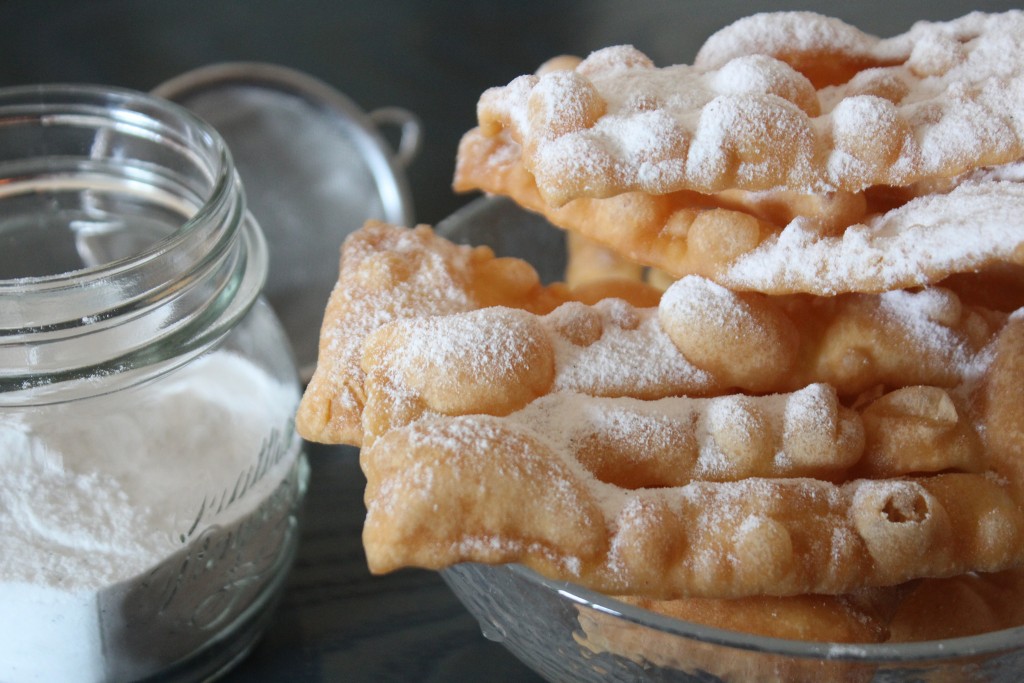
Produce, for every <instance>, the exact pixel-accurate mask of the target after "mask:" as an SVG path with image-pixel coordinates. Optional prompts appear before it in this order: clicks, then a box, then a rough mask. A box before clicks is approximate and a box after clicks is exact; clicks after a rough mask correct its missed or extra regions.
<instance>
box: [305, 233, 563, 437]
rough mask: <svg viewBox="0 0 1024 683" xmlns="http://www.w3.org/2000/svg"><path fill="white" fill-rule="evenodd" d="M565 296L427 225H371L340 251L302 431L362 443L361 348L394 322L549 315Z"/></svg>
mask: <svg viewBox="0 0 1024 683" xmlns="http://www.w3.org/2000/svg"><path fill="white" fill-rule="evenodd" d="M566 298H567V295H566V293H565V290H564V287H562V286H560V285H558V286H553V287H543V286H542V285H541V284H540V280H539V278H538V277H537V273H536V271H534V269H533V268H532V267H530V266H529V265H528V264H527V263H525V262H524V261H521V260H519V259H511V258H495V256H494V253H493V252H492V251H491V250H490V249H489V248H487V247H476V248H470V247H464V246H457V245H455V244H452V243H451V242H449V241H448V240H445V239H443V238H440V237H437V236H436V235H434V233H433V231H432V230H430V228H428V227H426V226H419V227H417V228H415V229H411V230H410V229H407V228H400V227H396V226H392V225H387V224H384V223H380V222H375V221H370V222H368V223H367V224H366V225H365V226H364V227H363V228H361V229H360V230H358V231H356V232H354V233H352V234H351V235H350V236H349V237H348V239H346V241H345V244H344V246H343V248H342V255H341V265H340V273H339V277H338V284H337V285H336V286H335V288H334V290H333V291H332V292H331V296H330V299H329V300H328V303H327V309H326V311H325V313H324V322H323V327H322V328H321V330H320V343H319V355H318V358H317V367H316V371H315V372H314V374H313V377H312V378H311V380H310V383H309V386H308V387H307V388H306V391H305V393H304V394H303V397H302V401H301V403H300V405H299V410H298V414H297V415H296V419H295V422H296V428H297V429H298V431H299V433H300V434H301V435H302V436H303V437H304V438H306V439H309V440H310V441H321V442H325V443H351V444H355V445H358V444H359V443H360V442H361V440H362V428H361V426H360V420H361V414H362V404H363V373H362V370H361V369H360V366H359V359H360V358H361V356H362V344H363V341H364V340H365V338H366V337H367V335H369V334H370V333H371V332H372V331H374V330H376V329H377V328H378V327H380V326H381V325H383V324H384V323H386V322H388V321H390V320H395V319H401V318H404V317H408V316H429V315H437V314H444V313H454V312H457V311H468V310H472V309H475V308H479V307H481V306H494V305H508V306H517V307H521V308H524V309H528V310H533V311H538V312H546V311H548V310H550V309H551V308H554V307H555V306H556V305H558V304H559V303H561V302H563V301H565V300H566Z"/></svg>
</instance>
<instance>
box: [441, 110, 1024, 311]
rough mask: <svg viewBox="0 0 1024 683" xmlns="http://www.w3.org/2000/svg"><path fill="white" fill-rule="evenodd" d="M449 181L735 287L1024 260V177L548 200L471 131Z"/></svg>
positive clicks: (820, 286) (916, 274) (655, 262)
mask: <svg viewBox="0 0 1024 683" xmlns="http://www.w3.org/2000/svg"><path fill="white" fill-rule="evenodd" d="M454 187H455V189H456V190H457V191H463V192H465V191H470V190H483V191H485V192H489V193H492V194H499V195H505V196H508V197H511V198H512V199H513V200H515V201H516V202H517V203H518V204H520V205H521V206H523V207H524V208H527V209H529V210H531V211H535V212H538V213H540V214H542V215H543V216H545V217H546V218H547V219H548V220H549V221H551V223H553V224H554V225H556V226H558V227H561V228H564V229H566V230H568V231H570V232H578V233H580V234H582V235H584V236H586V237H587V238H589V239H591V240H593V241H595V242H598V243H599V244H602V245H604V246H605V247H607V248H609V249H610V250H612V251H614V252H616V253H618V254H620V255H621V256H622V257H623V258H625V259H627V260H629V261H631V262H635V263H637V264H642V265H646V266H651V267H655V268H658V269H660V270H663V271H665V272H666V273H668V274H670V275H672V276H673V277H676V278H678V277H683V276H685V275H690V274H696V275H702V276H704V277H707V278H710V279H712V280H714V281H716V282H718V283H719V284H722V285H725V286H728V287H730V288H732V289H739V290H753V291H759V292H764V293H771V294H786V293H798V292H806V293H811V294H817V295H832V294H837V293H842V292H882V291H887V290H892V289H899V288H906V287H916V286H922V285H928V284H934V283H937V282H939V281H941V280H943V279H944V278H947V277H949V276H950V275H956V274H961V273H969V272H972V271H977V270H983V269H998V268H999V266H1000V264H1001V263H1005V262H1008V263H1012V264H1017V265H1021V264H1024V226H1022V224H1021V221H1019V220H1018V216H1019V215H1020V213H1021V211H1022V210H1024V184H1021V183H1020V182H1017V181H1014V180H1007V179H1005V176H1003V175H998V174H994V173H989V174H978V175H968V176H963V177H961V178H959V179H956V180H955V181H954V180H950V181H947V182H945V183H944V184H943V185H942V188H941V189H942V192H938V193H934V192H933V193H924V194H922V193H923V192H924V190H922V189H918V190H917V191H915V192H913V193H909V194H907V195H906V196H901V197H900V198H899V200H898V201H897V200H896V199H895V198H892V199H891V201H892V202H893V203H892V204H891V205H889V204H886V205H885V206H884V207H883V208H884V211H881V212H880V213H869V214H866V213H865V212H866V211H867V210H868V209H869V208H872V206H870V205H868V204H867V203H866V200H865V198H864V197H863V196H862V195H851V194H849V193H842V192H839V193H829V194H826V195H821V196H815V195H802V194H798V193H794V192H791V191H772V192H759V193H755V192H741V191H737V190H728V191H723V192H719V193H717V194H714V195H701V194H698V193H695V192H690V191H680V192H674V193H670V194H661V195H657V194H645V193H641V192H629V193H624V194H619V195H616V196H613V197H609V198H605V199H591V198H581V199H576V200H573V201H570V202H568V203H566V204H564V205H562V206H559V207H551V206H549V205H547V204H546V203H545V202H544V201H543V199H542V198H541V196H540V193H539V192H538V190H537V186H536V182H535V180H534V177H533V176H532V175H531V174H530V173H529V172H528V171H527V170H526V169H525V168H524V167H523V164H522V162H521V159H520V158H519V147H518V145H516V143H514V142H512V141H511V140H509V139H508V137H507V136H506V135H497V136H494V137H490V138H488V137H486V136H484V135H483V134H482V133H481V132H480V131H479V130H478V129H474V130H471V131H469V132H468V133H466V135H465V136H464V137H463V140H462V142H461V144H460V146H459V153H458V159H457V164H456V174H455V181H454ZM879 201H880V200H878V199H877V198H876V199H875V200H874V202H875V203H876V204H877V203H878V202H879ZM967 226H970V229H969V230H968V229H967Z"/></svg>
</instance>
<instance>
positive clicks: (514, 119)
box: [477, 11, 1024, 206]
mask: <svg viewBox="0 0 1024 683" xmlns="http://www.w3.org/2000/svg"><path fill="white" fill-rule="evenodd" d="M796 26H801V27H803V28H802V29H801V30H800V31H799V32H794V31H793V28H794V27H796ZM840 27H841V28H840ZM819 30H820V32H819V33H817V35H816V31H819ZM1022 32H1024V15H1022V14H1021V13H1020V12H1016V11H1014V12H1007V13H1005V14H1000V15H985V14H980V13H975V14H970V15H967V16H964V17H962V18H960V19H957V20H954V21H950V22H935V23H926V22H919V23H918V24H916V25H915V26H914V27H913V28H912V29H911V30H910V31H908V32H907V33H905V34H903V35H901V36H897V37H895V38H890V39H887V40H884V41H883V40H879V39H878V38H874V37H873V36H869V35H867V34H862V33H860V32H859V31H858V30H857V29H855V28H853V27H849V26H842V25H841V22H838V20H835V19H827V18H824V17H819V16H817V15H812V14H808V13H802V14H798V15H792V14H787V13H774V14H763V15H759V16H758V17H757V18H756V20H748V21H741V22H737V23H736V24H734V25H733V26H731V27H727V28H725V29H723V30H722V31H721V32H720V33H719V34H717V35H716V36H712V37H711V38H710V39H709V41H708V43H709V44H708V45H707V46H705V47H704V49H702V50H701V52H700V53H699V55H700V57H699V58H698V60H697V62H696V64H695V65H693V66H689V65H676V66H669V67H664V68H657V67H655V66H654V64H653V63H652V62H651V60H650V59H649V58H648V57H647V56H646V55H644V54H643V53H642V52H640V51H639V50H637V49H636V48H633V47H631V46H615V47H609V48H604V49H602V50H598V51H596V52H594V53H593V54H591V55H590V56H588V57H587V58H586V59H584V60H582V61H581V62H580V63H579V64H577V65H576V66H575V67H574V68H573V69H572V70H571V71H564V70H555V69H552V70H548V71H546V72H545V73H543V74H542V75H526V76H520V77H518V78H516V79H515V80H513V81H512V82H511V83H509V84H508V85H506V86H503V87H496V88H491V89H489V90H487V91H485V92H484V93H483V94H482V95H481V97H480V100H479V103H478V105H477V118H478V121H479V123H480V127H481V130H482V132H483V133H484V134H485V135H495V134H497V133H498V132H500V131H502V130H508V131H509V132H510V133H511V135H512V137H513V139H514V140H515V141H516V142H518V143H520V144H521V145H522V147H523V160H524V164H525V166H526V169H527V170H528V171H529V172H530V173H532V174H533V176H534V177H535V178H536V180H537V185H538V189H539V190H540V193H541V195H542V196H543V197H544V200H545V202H546V203H548V204H550V205H552V206H561V205H562V204H565V203H566V202H567V201H570V200H572V199H577V198H580V197H594V198H601V197H609V196H613V195H616V194H621V193H623V192H644V193H648V194H666V193H670V192H676V191H679V190H696V191H698V192H704V193H712V192H718V191H720V190H723V189H729V188H737V189H743V190H766V189H772V188H776V187H786V188H788V189H791V190H796V191H799V192H804V193H814V194H821V193H825V192H830V191H836V190H847V191H853V192H858V191H860V190H863V189H864V188H866V187H870V186H872V185H894V186H899V185H906V184H909V183H912V182H914V181H916V180H918V179H920V178H926V177H952V176H955V175H959V174H960V173H963V172H965V171H969V170H971V169H974V168H977V167H980V166H991V165H994V164H999V163H1006V162H1009V161H1014V160H1016V159H1019V158H1021V157H1022V156H1024V128H1022V125H1021V123H1020V122H1019V120H1018V119H1019V117H1018V116H1017V112H1019V111H1020V110H1021V108H1022V105H1024V89H1022V88H1021V87H1020V85H1019V80H1020V79H1019V76H1020V73H1021V69H1022V67H1024V57H1022V55H1021V51H1020V48H1019V45H1018V37H1019V35H1020V34H1021V33H1022ZM795 35H799V36H803V37H805V38H806V37H811V36H813V38H811V39H808V40H789V38H790V37H792V36H795ZM836 36H842V37H843V39H842V40H841V41H840V42H839V43H835V42H832V39H834V38H835V37H836ZM848 50H853V53H852V54H851V53H849V52H848ZM824 64H829V66H827V67H824V68H823V67H822V65H824ZM801 70H803V71H806V72H807V75H805V74H804V73H801ZM808 76H810V77H811V78H813V81H812V80H810V79H809V77H808ZM830 83H835V84H834V85H826V84H830Z"/></svg>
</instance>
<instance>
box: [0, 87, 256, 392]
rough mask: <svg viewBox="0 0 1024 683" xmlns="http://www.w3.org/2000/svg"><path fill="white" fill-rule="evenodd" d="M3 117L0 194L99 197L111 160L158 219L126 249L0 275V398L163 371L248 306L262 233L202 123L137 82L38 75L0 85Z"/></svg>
mask: <svg viewBox="0 0 1024 683" xmlns="http://www.w3.org/2000/svg"><path fill="white" fill-rule="evenodd" d="M18 127H21V128H18ZM5 128H6V129H7V130H8V131H10V132H11V135H12V136H13V137H11V138H9V139H10V140H11V141H12V142H11V145H12V149H10V150H5V151H9V152H10V154H9V156H3V157H0V177H2V178H3V179H5V180H6V181H7V182H6V183H2V182H0V201H4V200H5V197H6V198H9V199H11V200H19V201H20V199H21V198H23V197H25V196H29V195H31V194H32V193H33V192H34V191H36V190H37V189H42V190H43V192H44V193H45V192H47V191H49V190H51V189H53V188H57V189H58V190H59V191H60V192H64V191H67V192H68V193H69V194H71V195H73V196H76V197H77V196H79V195H82V196H85V195H90V193H98V195H99V196H102V195H103V192H104V191H105V189H109V188H106V186H105V185H104V183H105V182H107V180H104V176H103V173H105V172H108V171H110V170H111V169H113V172H114V173H115V174H121V173H123V174H124V175H123V176H122V175H116V176H115V177H113V179H112V180H109V183H110V185H111V186H116V188H117V192H120V193H121V195H123V194H125V193H127V195H126V196H131V197H132V201H137V202H138V204H139V205H140V206H145V207H149V208H148V209H147V210H150V209H152V210H154V211H157V212H158V213H160V215H161V217H162V220H161V228H160V231H159V232H157V233H156V236H153V235H147V236H146V238H145V239H146V240H149V241H145V240H142V239H141V238H140V241H139V242H138V244H136V243H135V242H133V241H129V242H128V245H129V246H128V247H127V248H128V251H127V252H124V253H121V252H118V251H117V250H114V251H113V252H112V253H111V254H104V255H103V258H102V259H101V260H98V261H97V262H96V263H88V262H84V259H83V262H84V263H85V267H73V268H71V269H68V270H66V271H64V272H60V271H58V270H54V272H53V273H52V274H51V273H49V272H48V273H46V274H42V275H35V274H33V275H30V276H27V277H15V278H8V279H0V396H2V395H3V394H4V393H9V392H24V391H26V390H31V391H33V392H35V393H37V394H40V395H41V394H43V393H47V394H49V393H55V394H57V393H62V392H63V388H62V387H65V386H67V385H68V381H69V380H76V379H86V380H88V381H87V382H86V384H92V385H99V384H103V385H104V386H105V387H107V388H105V389H102V390H103V391H106V390H108V389H109V387H113V386H116V385H118V384H119V383H120V384H123V383H125V382H129V381H131V382H134V381H137V379H136V378H137V376H149V375H151V374H152V373H153V372H157V371H159V372H163V371H167V370H169V369H172V368H173V367H177V365H180V364H181V363H184V362H186V361H187V360H188V358H190V357H192V356H194V355H195V354H197V353H200V352H201V351H203V350H205V349H206V348H208V347H209V346H210V345H212V344H213V343H215V342H216V341H217V340H218V339H220V338H222V337H223V336H224V335H225V334H226V333H227V332H228V331H229V330H230V329H231V328H232V327H233V326H234V324H236V323H237V321H238V320H240V319H241V317H242V316H243V315H244V314H245V313H246V312H248V310H249V308H250V307H251V306H252V304H253V303H254V302H255V300H256V297H257V296H258V295H259V293H260V291H261V290H262V287H263V284H264V281H265V279H266V274H267V266H268V255H267V250H266V244H265V241H264V239H263V235H262V233H261V232H260V230H259V226H258V225H257V224H256V223H255V221H254V220H253V218H252V216H251V215H250V214H249V213H248V212H247V210H246V206H245V196H244V191H243V189H242V187H241V181H240V179H239V177H238V173H237V172H236V170H235V167H234V163H233V160H232V157H231V153H230V150H229V149H228V147H227V145H226V143H225V142H224V141H223V139H222V138H221V137H220V135H219V134H218V133H217V131H216V130H215V129H213V128H212V127H211V126H210V125H208V124H207V123H205V122H204V121H202V120H201V119H200V118H198V117H197V116H195V115H194V114H192V113H191V112H189V111H188V110H187V109H185V108H184V107H181V106H180V105H177V104H175V103H173V102H170V101H168V100H164V99H161V98H158V97H155V96H153V95H149V94H146V93H141V92H135V91H132V90H129V89H124V88H116V87H106V86H97V85H76V84H69V85H65V84H46V85H38V86H18V87H14V88H0V134H3V133H4V130H5ZM19 136H21V137H19ZM23 139H24V140H27V141H28V142H22V140H23ZM68 140H71V142H69V141H68ZM97 179H98V180H97ZM93 183H98V185H93ZM5 188H6V189H5ZM68 188H70V190H69V189H68ZM125 188H127V189H125ZM76 193H77V194H76ZM115 195H116V196H117V197H121V195H118V194H116V193H115ZM111 196H114V195H111ZM117 201H120V199H118V200H117ZM44 244H45V243H44ZM44 248H45V246H44ZM110 377H116V379H117V381H114V380H113V379H111V380H104V381H100V378H110ZM80 384H81V383H80ZM51 388H52V389H51ZM19 400H23V399H19ZM45 400H49V399H45Z"/></svg>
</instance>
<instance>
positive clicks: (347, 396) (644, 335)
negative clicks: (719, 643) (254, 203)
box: [297, 12, 1024, 642]
mask: <svg viewBox="0 0 1024 683" xmlns="http://www.w3.org/2000/svg"><path fill="white" fill-rule="evenodd" d="M1021 35H1024V14H1022V13H1019V12H1011V13H1007V14H1002V15H986V14H981V13H975V14H971V15H967V16H965V17H963V18H961V19H958V20H955V21H951V22H946V23H924V22H922V23H919V24H916V25H915V26H914V27H913V28H912V29H911V30H909V31H908V32H907V33H905V34H903V35H900V36H896V37H894V38H888V39H879V38H875V37H872V36H869V35H866V34H864V33H862V32H860V31H859V30H857V29H855V28H853V27H851V26H848V25H846V24H844V23H842V22H840V21H838V20H835V19H830V18H826V17H823V16H820V15H816V14H810V13H803V12H797V13H774V14H762V15H755V16H753V17H750V18H748V19H745V20H741V21H739V22H737V23H735V24H733V25H731V26H729V27H727V28H725V29H723V30H722V31H720V32H718V33H717V34H715V35H714V36H712V37H711V38H710V39H709V40H708V41H707V42H706V44H705V45H704V46H703V47H702V49H701V50H700V52H699V53H698V56H697V58H696V60H695V63H694V64H693V65H679V66H671V67H665V68H658V67H655V66H654V65H653V64H652V62H651V60H650V59H649V58H648V57H647V56H646V55H644V54H642V53H641V52H639V51H638V50H636V49H635V48H632V47H623V46H620V47H611V48H606V49H603V50H600V51H597V52H595V53H593V54H591V55H590V56H589V57H587V58H586V59H582V60H580V59H577V58H571V57H560V58H556V59H553V60H551V61H550V62H548V63H547V64H545V65H543V66H542V67H541V69H540V70H539V71H538V72H537V73H536V74H532V75H527V76H522V77H519V78H517V79H515V80H514V81H512V82H511V83H509V84H508V85H506V86H504V87H498V88H493V89H491V90H488V91H487V92H485V93H484V94H483V95H482V97H481V98H480V102H479V106H478V119H479V127H478V128H475V129H473V130H471V131H469V132H468V133H467V134H466V135H465V137H464V139H463V141H462V143H461V145H460V147H459V150H458V158H457V168H456V177H455V187H456V189H457V190H460V191H471V190H482V191H484V192H487V193H490V194H496V195H504V196H507V197H510V198H511V199H512V200H514V201H515V202H517V203H518V204H519V205H521V206H522V207H524V208H526V209H529V210H531V211H534V212H538V213H540V214H543V215H544V216H545V217H546V218H547V219H548V220H549V221H550V222H551V223H552V224H554V225H555V226H558V227H559V228H562V229H564V230H565V231H566V235H567V238H568V247H569V248H568V253H569V262H568V263H567V269H566V282H565V283H559V284H553V285H544V284H542V283H541V281H540V279H539V277H538V275H537V273H536V272H535V271H534V270H533V269H532V268H531V267H530V266H529V265H528V264H526V263H525V262H523V261H520V260H517V259H512V258H500V257H497V256H495V254H494V253H493V252H492V251H491V250H490V249H488V248H486V247H470V246H459V245H455V244H453V243H451V242H449V241H447V240H445V239H443V238H442V237H440V236H438V235H436V234H435V233H434V232H433V231H431V230H430V229H429V228H427V227H425V226H420V227H418V228H415V229H406V228H398V227H394V226H389V225H385V224H381V223H369V224H367V225H366V226H364V228H363V229H362V230H360V231H358V232H356V233H354V234H353V235H352V236H350V237H349V239H348V240H347V241H346V244H345V246H344V248H343V252H342V261H341V269H340V276H339V281H338V285H337V287H336V288H335V290H334V292H333V293H332V295H331V299H330V302H329V304H328V307H327V311H326V313H325V318H324V324H323V328H322V331H321V341H320V357H319V362H318V367H317V371H316V373H315V375H314V377H313V379H312V380H311V383H310V385H309V387H308V388H307V391H306V393H305V395H304V397H303V401H302V404H301V406H300V409H299V413H298V416H297V424H298V426H299V429H300V432H301V433H302V434H303V435H304V436H305V437H306V438H308V439H311V440H316V441H324V442H328V443H339V442H340V443H349V444H354V445H359V446H361V447H362V450H361V455H360V460H361V465H362V467H363V470H364V472H365V473H366V476H367V482H368V483H367V489H366V504H367V518H366V523H365V527H364V545H365V548H366V552H367V558H368V561H369V564H370V567H371V569H372V570H373V571H375V572H387V571H391V570H394V569H396V568H399V567H402V566H420V567H428V568H443V567H446V566H449V565H452V564H454V563H458V562H464V561H476V562H487V563H505V562H519V563H523V564H525V565H528V566H530V567H532V568H534V569H535V570H537V571H539V572H541V573H543V574H545V575H548V576H552V577H557V578H561V579H566V580H571V581H575V582H578V583H581V584H584V585H587V586H589V587H591V588H593V589H596V590H600V591H604V592H607V593H610V594H614V595H617V596H622V599H624V600H627V601H631V602H634V603H636V604H639V605H641V606H643V607H645V608H647V609H653V610H656V611H661V612H664V613H667V614H671V615H675V616H679V617H681V618H686V619H691V620H695V621H701V622H704V623H709V624H713V625H719V626H723V627H726V628H741V629H745V630H751V631H754V632H758V633H763V634H767V635H780V636H783V637H795V638H811V639H825V640H838V641H842V640H846V641H860V642H863V641H873V642H879V641H885V640H920V639H930V638H936V637H948V636H955V635H967V634H971V633H978V632H984V631H988V630H993V629H998V628H1003V627H1006V626H1009V625H1016V624H1019V623H1024V607H1022V606H1021V605H1022V604H1024V603H1022V601H1021V599H1020V598H1021V596H1022V595H1024V593H1022V591H1024V587H1022V583H1024V569H1022V567H1024V509H1022V503H1024V309H1022V308H1021V307H1022V306H1024V184H1022V183H1021V182H1020V180H1021V173H1022V171H1024V118H1022V117H1020V115H1019V112H1021V111H1024V77H1022V69H1024V41H1020V40H1019V37H1020V36H1021ZM936 595H941V596H942V599H943V600H945V601H946V603H945V605H944V606H943V605H940V604H937V602H936V599H935V596H936ZM780 614H782V615H786V617H785V618H784V619H780V618H779V617H778V615H780ZM965 615H967V616H965Z"/></svg>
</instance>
